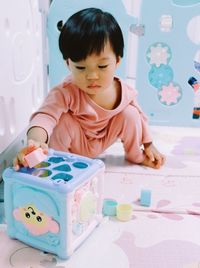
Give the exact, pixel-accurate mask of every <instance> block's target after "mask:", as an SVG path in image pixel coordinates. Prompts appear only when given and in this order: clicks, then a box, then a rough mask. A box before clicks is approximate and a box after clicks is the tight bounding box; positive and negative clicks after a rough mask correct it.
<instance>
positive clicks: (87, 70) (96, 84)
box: [67, 42, 120, 95]
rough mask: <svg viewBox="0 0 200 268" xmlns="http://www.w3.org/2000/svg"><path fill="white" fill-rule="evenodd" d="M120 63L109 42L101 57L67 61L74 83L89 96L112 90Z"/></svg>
mask: <svg viewBox="0 0 200 268" xmlns="http://www.w3.org/2000/svg"><path fill="white" fill-rule="evenodd" d="M119 63H120V57H118V58H116V55H115V54H114V52H113V50H112V48H111V47H110V44H109V42H108V43H107V44H106V45H105V47H104V50H103V51H102V52H101V53H100V54H99V55H96V54H92V55H89V56H88V57H87V58H86V59H85V60H82V61H79V62H73V61H72V60H70V59H68V60H67V64H68V67H69V69H70V71H71V73H72V77H73V82H74V83H75V84H76V85H77V86H78V87H79V88H80V89H81V90H83V91H84V92H86V93H87V94H89V95H94V94H99V93H101V92H103V91H105V90H109V89H111V88H112V85H113V78H114V75H115V70H116V68H117V66H118V64H119Z"/></svg>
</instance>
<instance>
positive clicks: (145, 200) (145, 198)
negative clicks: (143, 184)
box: [140, 190, 151, 207]
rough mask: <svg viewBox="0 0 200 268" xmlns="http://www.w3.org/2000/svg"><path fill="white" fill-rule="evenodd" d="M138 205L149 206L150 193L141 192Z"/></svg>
mask: <svg viewBox="0 0 200 268" xmlns="http://www.w3.org/2000/svg"><path fill="white" fill-rule="evenodd" d="M140 205H141V206H146V207H149V206H150V205H151V191H150V190H141V195H140Z"/></svg>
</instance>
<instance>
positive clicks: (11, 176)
mask: <svg viewBox="0 0 200 268" xmlns="http://www.w3.org/2000/svg"><path fill="white" fill-rule="evenodd" d="M104 169H105V165H104V163H103V162H102V161H101V160H99V159H90V158H88V157H83V156H79V155H76V154H71V153H63V152H58V151H54V150H52V149H50V151H49V155H48V158H47V160H46V161H43V162H41V163H40V164H38V165H37V166H35V167H33V168H25V167H22V168H20V170H19V171H15V170H14V169H13V168H7V169H6V170H5V171H4V173H3V179H4V181H5V183H7V182H8V181H9V182H10V180H13V181H15V182H16V181H20V182H22V183H24V184H29V185H37V186H38V187H45V188H49V189H53V190H56V191H59V192H63V193H65V192H71V191H72V190H73V189H74V188H75V187H76V186H78V185H80V184H81V183H82V182H84V181H86V180H87V179H88V178H90V177H91V176H92V175H94V174H95V173H96V172H97V171H99V170H102V171H104Z"/></svg>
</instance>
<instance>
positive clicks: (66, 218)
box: [3, 150, 105, 259]
mask: <svg viewBox="0 0 200 268" xmlns="http://www.w3.org/2000/svg"><path fill="white" fill-rule="evenodd" d="M104 169H105V166H104V163H103V162H102V161H101V160H98V159H90V158H87V157H82V156H78V155H75V154H70V153H63V152H57V151H54V150H50V153H49V155H48V157H47V160H46V161H44V162H41V163H40V164H39V165H37V166H35V167H33V168H24V167H23V168H21V169H20V170H19V171H14V170H13V168H7V169H6V170H5V171H4V173H3V179H4V182H5V191H4V195H5V196H4V199H5V215H6V220H7V231H8V235H9V236H10V237H12V238H16V239H18V240H20V241H23V242H25V243H27V244H29V245H31V246H33V247H35V248H38V249H41V250H43V251H46V252H51V253H54V254H56V255H58V256H59V257H60V258H64V259H66V258H68V257H69V256H70V255H71V254H72V253H73V252H74V250H75V249H76V248H77V247H78V246H79V245H80V244H81V243H82V242H83V241H84V240H85V239H86V237H87V236H88V235H89V234H90V233H91V232H92V231H93V230H94V228H95V227H96V226H97V225H98V224H99V222H100V221H101V218H102V203H103V182H104Z"/></svg>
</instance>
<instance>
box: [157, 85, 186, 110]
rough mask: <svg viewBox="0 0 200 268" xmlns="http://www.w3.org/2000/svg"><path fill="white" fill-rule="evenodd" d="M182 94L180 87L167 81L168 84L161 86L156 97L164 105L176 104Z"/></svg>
mask: <svg viewBox="0 0 200 268" xmlns="http://www.w3.org/2000/svg"><path fill="white" fill-rule="evenodd" d="M181 96H182V92H181V88H180V86H179V85H177V84H173V83H172V82H171V83H169V85H168V86H165V85H164V86H162V88H161V90H160V91H158V97H159V100H160V102H161V103H163V104H165V105H168V106H170V105H174V104H177V103H178V102H179V101H180V99H181Z"/></svg>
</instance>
